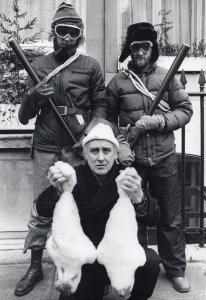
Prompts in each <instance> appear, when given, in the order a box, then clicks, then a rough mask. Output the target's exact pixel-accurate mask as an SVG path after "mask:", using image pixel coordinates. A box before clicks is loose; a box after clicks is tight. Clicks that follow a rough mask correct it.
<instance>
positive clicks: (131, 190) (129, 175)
mask: <svg viewBox="0 0 206 300" xmlns="http://www.w3.org/2000/svg"><path fill="white" fill-rule="evenodd" d="M141 181H142V179H141V177H140V176H139V175H138V174H137V172H136V170H135V169H134V168H128V169H127V172H126V173H125V176H124V177H123V179H122V181H121V187H122V189H123V190H124V191H125V193H126V194H127V196H128V197H129V198H130V199H131V200H132V201H133V202H134V203H137V204H138V203H141V201H142V198H143V191H142V188H141Z"/></svg>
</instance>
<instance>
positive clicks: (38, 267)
mask: <svg viewBox="0 0 206 300" xmlns="http://www.w3.org/2000/svg"><path fill="white" fill-rule="evenodd" d="M42 255H43V249H38V250H33V249H32V250H31V265H30V267H29V269H28V270H27V272H26V274H25V275H24V276H23V277H22V278H21V279H20V280H19V282H18V283H17V285H16V288H15V291H14V295H15V296H19V297H21V296H24V295H26V294H28V293H30V292H31V290H32V289H33V287H34V285H35V283H36V282H38V281H40V280H42V279H43V278H44V275H43V272H42Z"/></svg>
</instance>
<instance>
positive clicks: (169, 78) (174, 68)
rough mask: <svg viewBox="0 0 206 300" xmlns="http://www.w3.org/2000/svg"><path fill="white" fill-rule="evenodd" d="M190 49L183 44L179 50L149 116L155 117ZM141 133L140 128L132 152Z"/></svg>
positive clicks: (132, 145)
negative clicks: (163, 97) (155, 112)
mask: <svg viewBox="0 0 206 300" xmlns="http://www.w3.org/2000/svg"><path fill="white" fill-rule="evenodd" d="M189 49H190V46H189V45H187V44H183V45H182V46H181V48H180V50H179V52H178V54H177V56H176V58H175V60H174V61H173V63H172V65H171V67H170V69H169V71H168V72H167V74H166V76H165V78H164V80H163V82H162V84H161V87H160V89H159V91H158V93H157V95H156V97H155V99H154V102H153V103H152V105H151V107H150V109H149V111H148V115H149V116H152V115H153V113H154V111H155V109H156V108H157V106H158V104H159V102H160V100H161V99H162V96H163V95H164V93H165V92H166V90H167V88H168V86H169V84H170V83H171V81H172V79H173V77H174V76H175V74H176V72H177V71H178V69H179V67H180V65H181V63H182V62H183V60H184V58H185V56H186V54H187V52H188V51H189ZM140 133H141V132H140V131H138V128H137V133H136V135H135V137H134V140H133V142H132V144H131V149H132V150H134V147H135V145H136V142H137V139H138V137H139V135H140Z"/></svg>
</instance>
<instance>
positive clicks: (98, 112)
mask: <svg viewBox="0 0 206 300" xmlns="http://www.w3.org/2000/svg"><path fill="white" fill-rule="evenodd" d="M90 99H91V110H92V111H91V119H93V118H103V119H107V114H108V102H107V98H106V89H105V84H104V79H103V75H102V71H101V68H100V65H99V63H98V62H97V61H95V63H94V66H93V72H92V75H91V81H90Z"/></svg>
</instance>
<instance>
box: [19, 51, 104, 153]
mask: <svg viewBox="0 0 206 300" xmlns="http://www.w3.org/2000/svg"><path fill="white" fill-rule="evenodd" d="M65 60H66V59H65ZM65 60H64V61H65ZM64 61H60V59H59V58H58V55H57V53H56V52H52V53H50V54H48V55H44V56H42V57H40V58H38V59H37V60H35V61H34V62H33V68H34V70H35V71H36V73H37V75H38V77H39V78H40V80H43V79H44V77H45V76H47V75H48V74H50V73H51V72H52V71H53V70H54V69H55V68H57V67H58V66H59V65H61V64H62V63H64ZM49 83H50V84H51V85H52V86H53V88H54V92H55V93H54V96H52V100H53V103H54V104H55V106H67V107H68V109H69V113H68V115H66V116H62V118H63V119H64V121H65V122H66V123H67V124H68V127H69V129H70V130H71V132H72V134H73V136H74V137H75V138H76V139H78V138H79V137H80V136H81V134H82V133H83V131H84V129H85V127H86V126H87V125H88V123H89V122H90V121H91V120H93V119H94V118H103V119H106V118H107V111H108V105H107V100H106V92H105V85H104V79H103V76H102V71H101V69H100V66H99V63H98V62H97V61H96V60H95V59H94V58H92V57H90V56H86V55H83V54H80V56H78V57H77V59H76V60H75V61H73V62H72V63H71V64H70V65H69V66H67V67H66V68H64V69H63V70H61V71H60V72H59V73H57V74H56V75H55V76H54V77H52V78H51V80H50V81H49ZM37 100H41V99H37ZM24 101H29V100H28V96H26V97H25V99H24ZM37 102H38V101H37ZM43 103H45V100H44V101H43ZM39 108H40V110H39ZM22 110H23V108H22ZM22 110H21V108H20V115H19V116H23V117H20V122H22V123H24V124H27V123H28V120H26V121H25V118H24V114H25V112H24V111H22ZM26 113H27V114H28V112H26ZM78 114H80V115H82V116H83V119H84V124H80V123H79V122H78V119H77V117H76V115H78ZM36 115H37V119H36V124H35V132H34V139H33V145H34V148H36V149H38V150H42V151H51V152H57V151H59V150H60V149H61V148H63V147H64V146H67V147H70V146H71V147H72V146H73V141H72V140H71V138H70V137H69V136H68V134H67V133H66V131H65V129H64V128H63V127H62V125H61V124H60V123H59V121H58V120H57V119H56V117H55V115H54V113H53V111H52V109H51V108H50V106H49V105H43V106H41V107H38V106H36V107H35V106H34V105H33V106H32V105H31V107H30V112H29V117H28V119H29V118H33V117H35V116H36Z"/></svg>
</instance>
